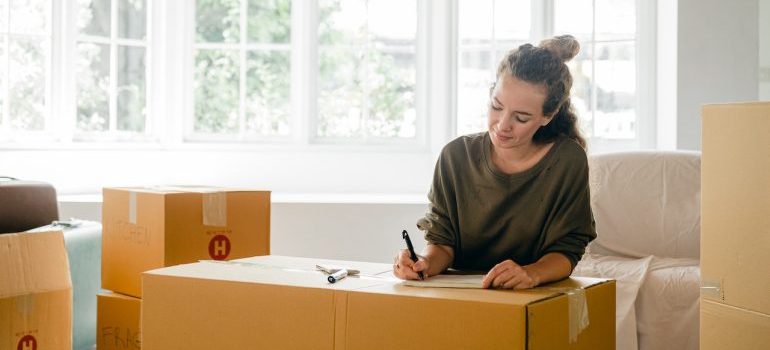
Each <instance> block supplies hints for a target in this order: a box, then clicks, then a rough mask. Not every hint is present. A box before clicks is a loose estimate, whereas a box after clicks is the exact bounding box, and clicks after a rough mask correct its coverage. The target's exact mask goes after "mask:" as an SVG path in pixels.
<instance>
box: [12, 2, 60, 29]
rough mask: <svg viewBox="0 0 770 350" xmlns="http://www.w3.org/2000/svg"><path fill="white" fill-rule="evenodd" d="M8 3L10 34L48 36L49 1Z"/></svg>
mask: <svg viewBox="0 0 770 350" xmlns="http://www.w3.org/2000/svg"><path fill="white" fill-rule="evenodd" d="M4 2H5V1H4ZM10 3H11V32H12V33H32V34H48V31H47V22H48V13H49V11H50V6H51V4H50V3H51V2H50V0H13V1H11V2H10Z"/></svg>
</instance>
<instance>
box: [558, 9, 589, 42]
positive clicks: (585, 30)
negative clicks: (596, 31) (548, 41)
mask: <svg viewBox="0 0 770 350" xmlns="http://www.w3.org/2000/svg"><path fill="white" fill-rule="evenodd" d="M592 32H593V1H592V0H554V34H557V35H560V34H571V35H573V36H575V37H576V38H578V40H580V42H581V43H583V41H584V40H586V39H590V38H591V33H592Z"/></svg>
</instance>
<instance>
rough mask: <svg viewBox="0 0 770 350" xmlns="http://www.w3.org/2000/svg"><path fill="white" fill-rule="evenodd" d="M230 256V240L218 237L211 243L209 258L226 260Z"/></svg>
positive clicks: (225, 237) (222, 236)
mask: <svg viewBox="0 0 770 350" xmlns="http://www.w3.org/2000/svg"><path fill="white" fill-rule="evenodd" d="M228 255H230V239H228V238H227V236H224V235H216V236H214V237H213V238H211V241H210V242H209V256H210V257H211V258H212V259H214V260H225V259H227V256H228Z"/></svg>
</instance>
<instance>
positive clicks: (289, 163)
mask: <svg viewBox="0 0 770 350" xmlns="http://www.w3.org/2000/svg"><path fill="white" fill-rule="evenodd" d="M74 1H75V0H66V1H53V4H54V6H53V21H52V23H53V26H52V28H54V30H53V35H54V39H53V50H52V59H53V66H52V67H53V74H52V83H53V85H52V86H53V94H52V100H51V102H52V104H51V106H52V108H53V110H54V111H56V113H55V114H53V115H52V117H53V118H54V119H53V124H52V125H51V128H52V129H51V130H50V131H51V134H52V135H53V136H50V135H49V136H46V137H44V138H43V139H42V140H33V139H30V138H26V137H19V138H18V139H19V141H21V142H16V143H9V142H5V141H4V140H0V150H2V151H0V163H3V165H4V166H6V168H4V172H5V173H6V174H8V175H17V176H20V177H25V176H24V175H25V174H27V176H26V177H27V178H31V179H35V178H36V177H37V178H43V177H44V176H45V175H44V174H45V173H46V172H45V170H42V169H45V167H47V166H49V165H50V164H64V163H62V159H66V160H67V161H66V164H72V165H73V166H72V167H70V168H68V169H67V170H66V174H59V175H56V177H55V179H56V181H57V182H58V183H56V185H57V190H59V191H60V193H88V192H98V191H99V190H100V189H101V187H102V186H115V185H137V184H159V183H197V184H212V185H221V186H249V187H253V186H259V187H264V188H266V189H271V190H274V191H277V192H299V193H303V192H314V193H354V192H355V193H366V192H368V193H375V192H376V193H420V194H424V193H426V192H427V190H428V187H429V185H430V177H431V175H432V171H433V168H434V165H435V161H436V157H437V155H438V154H439V152H440V151H441V149H442V148H443V147H444V145H445V144H446V143H447V142H449V141H450V140H452V139H453V138H454V137H455V132H456V130H455V129H456V107H455V103H454V101H455V99H456V98H457V97H456V84H457V76H456V71H457V63H458V62H457V23H458V22H457V14H458V12H457V8H458V6H457V4H458V2H457V0H448V1H441V0H418V6H419V7H418V33H420V34H418V42H417V47H418V50H417V51H418V52H417V60H418V62H417V74H418V76H417V79H418V87H417V88H418V92H417V93H418V95H419V96H422V98H418V100H417V101H418V113H419V114H421V115H422V116H423V118H422V120H423V122H424V126H423V129H422V132H421V133H418V135H422V136H421V137H422V139H421V140H419V141H417V142H414V143H412V144H409V143H402V144H399V143H393V144H387V145H383V144H365V145H361V144H317V143H313V142H311V138H310V135H311V129H310V128H311V126H310V123H309V119H308V118H307V116H308V115H312V113H313V111H314V110H316V108H317V107H316V105H315V103H316V101H315V98H314V94H311V93H308V92H314V91H315V86H316V81H315V79H317V77H316V76H315V74H316V69H317V68H316V67H317V64H316V62H317V60H316V56H315V51H314V50H312V49H311V48H312V45H311V43H310V41H311V40H316V39H315V33H314V29H313V28H315V19H316V12H315V9H314V7H313V6H294V4H296V3H303V2H306V1H307V0H293V1H294V2H293V7H292V17H291V20H292V34H291V36H292V45H293V47H292V51H291V65H292V68H291V77H290V79H291V89H292V91H291V106H292V107H291V108H292V114H291V123H292V134H291V137H290V141H288V142H285V143H265V142H188V141H186V140H185V132H184V128H185V121H186V120H185V118H187V117H188V116H191V115H192V112H193V111H192V107H193V104H192V103H190V102H191V101H192V99H191V95H190V92H191V91H192V89H191V84H190V82H191V79H192V77H193V75H192V74H190V73H191V72H193V71H192V69H193V64H192V63H193V60H194V57H193V56H192V55H191V54H190V53H191V52H192V40H193V39H194V38H193V35H194V30H192V25H193V23H194V22H193V21H192V20H191V19H193V18H194V17H193V16H194V11H192V10H193V6H192V1H190V0H148V1H151V2H152V10H151V11H149V12H148V17H149V18H148V22H149V23H150V24H149V25H150V26H151V28H152V32H148V35H149V36H151V37H149V38H148V40H149V43H148V47H147V50H148V52H149V51H151V52H152V60H151V61H148V69H149V71H148V72H147V75H146V77H147V80H148V84H150V81H152V83H151V84H152V91H153V92H152V93H150V92H149V88H150V87H149V86H148V95H147V115H148V123H152V125H153V131H154V135H155V136H156V137H157V138H156V139H151V140H148V141H144V142H113V141H105V142H76V141H73V140H72V136H73V133H74V128H75V100H74V98H75V95H74V89H73V86H74V81H75V79H76V78H77V77H76V76H75V74H74V72H73V70H72V69H70V68H71V67H73V64H72V63H73V57H74V56H73V55H74V53H75V50H74V49H75V47H74V40H71V39H72V38H74V35H75V34H76V33H75V28H74V18H75V11H74V10H75V7H74V4H75V3H74ZM637 1H638V4H640V5H639V7H638V9H639V10H638V11H639V13H638V18H639V23H640V25H643V26H644V28H646V29H644V30H639V32H638V35H639V46H640V47H646V48H649V50H647V51H645V57H650V58H649V59H644V60H642V59H639V60H638V62H645V63H647V64H650V65H652V66H653V67H652V68H650V70H647V72H654V59H655V57H656V56H655V55H656V53H655V52H654V47H655V37H654V35H652V37H651V38H649V39H650V40H649V41H644V44H643V38H647V37H649V33H655V28H654V22H655V11H654V10H650V9H651V8H654V6H655V4H654V2H653V4H649V3H648V2H646V1H643V0H637ZM540 3H541V2H540V1H534V2H533V5H534V4H540ZM549 3H550V0H547V1H545V2H543V3H542V6H543V7H544V8H545V9H547V6H548V4H549ZM148 6H149V3H148ZM538 6H540V5H538ZM538 11H545V10H544V9H538ZM643 11H644V12H645V13H646V14H647V17H645V15H644V14H643V13H642V12H643ZM643 18H647V19H648V20H649V19H651V20H650V21H647V22H645V20H643ZM547 21H548V19H547V18H546V19H544V21H543V23H537V24H536V23H533V25H535V26H536V27H537V28H547V27H548V23H547ZM649 23H653V24H652V25H649ZM540 30H542V32H540V33H541V34H540V36H541V37H545V36H547V34H548V33H546V31H545V29H540ZM536 33H537V32H536ZM645 33H646V34H645ZM311 34H312V35H311ZM65 39H68V40H65ZM644 45H647V46H644ZM640 51H642V49H639V50H637V52H640ZM492 68H494V67H490V69H492ZM642 69H644V68H641V67H640V70H639V72H638V75H639V79H638V82H637V84H640V83H642V82H643V81H644V79H643V78H644V77H645V76H648V77H652V76H654V74H649V73H644V72H643V71H642ZM419 82H422V84H420V83H419ZM647 88H649V91H654V89H653V88H652V87H651V86H649V85H648V86H647ZM297 90H300V91H297ZM302 90H307V91H305V92H304V93H303V91H302ZM637 91H638V92H639V94H638V95H639V96H642V91H644V89H643V87H642V88H639V89H638V90H637ZM651 98H652V101H654V96H652V97H651ZM638 106H640V107H639V108H640V110H639V115H640V116H642V115H646V116H648V117H649V116H653V115H654V111H655V108H654V105H648V104H645V103H640V104H639V105H638ZM642 106H644V107H647V106H649V107H648V109H650V111H649V114H643V112H642V111H641V107H642ZM641 120H642V119H640V121H641ZM647 120H651V123H652V125H654V118H653V119H647ZM639 127H640V131H641V130H642V125H641V123H640V125H639ZM652 129H653V132H654V128H652ZM640 135H641V133H640ZM14 136H16V135H14ZM652 139H654V134H652ZM653 146H654V144H653ZM27 150H44V151H46V152H26V151H27ZM101 150H117V151H120V153H118V154H117V155H116V154H112V153H104V152H94V151H101ZM597 150H598V147H592V148H590V149H589V151H597ZM127 157H130V158H127ZM127 159H141V163H139V164H141V166H137V165H136V163H127ZM70 160H72V162H70ZM22 162H23V163H22ZM131 164H134V165H133V166H129V165H131ZM275 164H280V166H279V167H276V166H274V165H275ZM30 175H31V176H30ZM94 175H95V176H97V177H95V178H94V177H93V176H94ZM307 175H310V176H311V177H312V179H309V178H308V177H307ZM43 179H44V178H43Z"/></svg>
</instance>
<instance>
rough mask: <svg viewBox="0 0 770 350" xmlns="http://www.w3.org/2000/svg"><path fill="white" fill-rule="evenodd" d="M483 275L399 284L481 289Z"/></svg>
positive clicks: (429, 279) (408, 281)
mask: <svg viewBox="0 0 770 350" xmlns="http://www.w3.org/2000/svg"><path fill="white" fill-rule="evenodd" d="M483 279H484V275H437V276H432V277H428V278H427V279H425V280H423V281H419V280H407V281H404V282H402V283H401V284H403V285H405V286H412V287H435V288H475V289H481V288H482V285H481V280H483Z"/></svg>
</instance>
